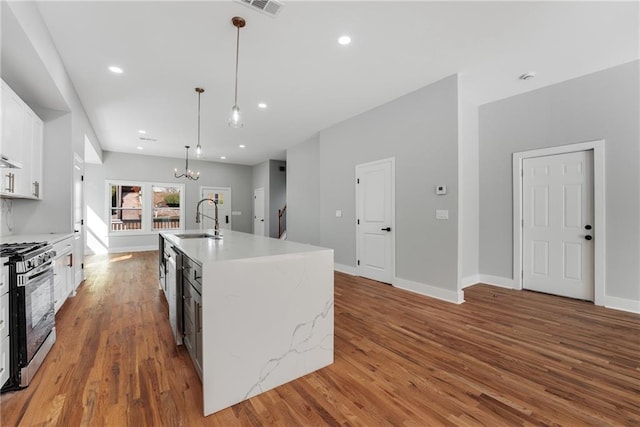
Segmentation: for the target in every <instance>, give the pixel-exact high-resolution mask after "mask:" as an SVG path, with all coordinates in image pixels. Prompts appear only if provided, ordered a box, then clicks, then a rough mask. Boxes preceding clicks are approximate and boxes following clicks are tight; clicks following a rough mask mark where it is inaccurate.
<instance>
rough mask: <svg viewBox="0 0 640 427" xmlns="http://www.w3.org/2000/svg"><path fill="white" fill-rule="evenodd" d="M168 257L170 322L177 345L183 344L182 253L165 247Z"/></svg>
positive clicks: (167, 291)
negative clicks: (180, 270) (180, 272)
mask: <svg viewBox="0 0 640 427" xmlns="http://www.w3.org/2000/svg"><path fill="white" fill-rule="evenodd" d="M165 259H166V264H165V265H166V274H165V281H166V282H165V283H166V288H165V289H166V296H167V303H168V305H169V323H170V324H171V332H172V333H173V338H174V339H175V340H176V345H181V344H182V319H181V317H182V286H180V284H181V283H182V280H181V279H182V278H181V277H178V271H179V269H181V268H182V254H181V253H180V252H178V251H176V250H175V249H174V248H173V246H169V247H168V248H165Z"/></svg>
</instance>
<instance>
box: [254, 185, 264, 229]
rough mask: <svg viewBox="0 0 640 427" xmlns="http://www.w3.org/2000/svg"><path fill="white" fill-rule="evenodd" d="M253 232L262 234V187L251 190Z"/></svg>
mask: <svg viewBox="0 0 640 427" xmlns="http://www.w3.org/2000/svg"><path fill="white" fill-rule="evenodd" d="M253 234H258V235H260V236H264V188H256V189H255V190H253Z"/></svg>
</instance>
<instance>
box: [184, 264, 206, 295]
mask: <svg viewBox="0 0 640 427" xmlns="http://www.w3.org/2000/svg"><path fill="white" fill-rule="evenodd" d="M182 277H183V278H185V279H186V280H188V281H189V283H191V284H192V285H193V287H194V288H196V290H197V291H198V292H200V293H202V267H201V266H200V264H198V263H196V262H195V261H193V260H192V259H191V258H189V257H187V256H183V257H182Z"/></svg>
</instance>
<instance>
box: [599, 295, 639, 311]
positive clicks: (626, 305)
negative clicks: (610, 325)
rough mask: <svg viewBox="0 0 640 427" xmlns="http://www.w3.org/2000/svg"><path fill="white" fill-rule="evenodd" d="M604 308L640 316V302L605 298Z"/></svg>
mask: <svg viewBox="0 0 640 427" xmlns="http://www.w3.org/2000/svg"><path fill="white" fill-rule="evenodd" d="M604 306H605V307H607V308H613V309H615V310H622V311H628V312H630V313H636V314H640V301H637V300H632V299H626V298H618V297H605V301H604Z"/></svg>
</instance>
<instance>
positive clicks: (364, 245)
mask: <svg viewBox="0 0 640 427" xmlns="http://www.w3.org/2000/svg"><path fill="white" fill-rule="evenodd" d="M356 198H357V212H356V218H357V221H356V222H357V225H356V227H357V248H356V255H357V257H358V260H357V267H356V268H357V271H358V275H360V276H363V277H368V278H370V279H374V280H378V281H380V282H385V283H392V282H393V275H394V274H393V272H394V247H393V246H394V239H393V236H394V233H395V224H394V216H393V214H394V211H395V196H394V184H393V159H385V160H381V161H378V162H373V163H367V164H363V165H358V166H356Z"/></svg>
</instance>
